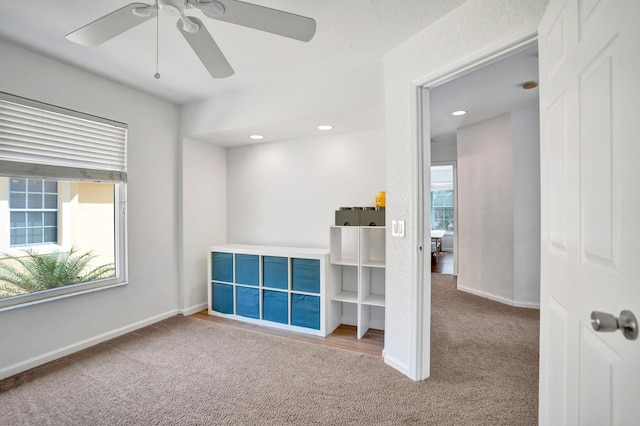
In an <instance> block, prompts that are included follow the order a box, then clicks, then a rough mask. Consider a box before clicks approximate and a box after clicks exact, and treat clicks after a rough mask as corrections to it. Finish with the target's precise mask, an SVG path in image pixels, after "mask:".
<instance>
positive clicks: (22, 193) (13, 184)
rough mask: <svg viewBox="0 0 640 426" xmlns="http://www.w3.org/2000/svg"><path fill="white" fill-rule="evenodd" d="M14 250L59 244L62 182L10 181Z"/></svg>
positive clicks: (11, 230) (12, 244)
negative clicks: (60, 184)
mask: <svg viewBox="0 0 640 426" xmlns="http://www.w3.org/2000/svg"><path fill="white" fill-rule="evenodd" d="M9 215H10V231H9V232H10V241H11V247H20V246H32V245H38V244H57V243H58V182H56V181H52V180H44V179H25V178H16V177H12V178H10V179H9Z"/></svg>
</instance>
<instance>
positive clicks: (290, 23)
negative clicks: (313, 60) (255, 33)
mask: <svg viewBox="0 0 640 426" xmlns="http://www.w3.org/2000/svg"><path fill="white" fill-rule="evenodd" d="M213 2H217V3H219V4H221V5H222V6H223V13H222V14H221V15H219V14H217V13H211V11H210V8H209V7H208V6H207V3H211V2H210V1H206V0H201V1H200V2H198V1H197V0H190V1H189V4H190V5H191V6H193V7H195V8H197V9H200V10H202V12H203V13H204V14H205V15H206V16H208V17H210V18H213V19H217V20H220V21H225V22H231V23H232V24H238V25H242V26H244V27H249V28H254V29H256V30H261V31H266V32H268V33H272V34H277V35H280V36H283V37H289V38H292V39H295V40H300V41H309V40H311V39H312V38H313V36H314V35H315V33H316V21H315V20H314V19H312V18H308V17H306V16H301V15H296V14H293V13H289V12H284V11H282V10H277V9H271V8H269V7H264V6H258V5H256V4H251V3H244V2H241V1H237V0H214V1H213Z"/></svg>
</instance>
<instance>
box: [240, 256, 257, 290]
mask: <svg viewBox="0 0 640 426" xmlns="http://www.w3.org/2000/svg"><path fill="white" fill-rule="evenodd" d="M236 283H237V284H247V285H256V286H257V285H260V256H258V255H254V254H236Z"/></svg>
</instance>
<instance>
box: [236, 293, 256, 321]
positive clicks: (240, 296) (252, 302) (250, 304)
mask: <svg viewBox="0 0 640 426" xmlns="http://www.w3.org/2000/svg"><path fill="white" fill-rule="evenodd" d="M236 315H241V316H243V317H248V318H255V319H260V290H259V289H257V288H251V287H236Z"/></svg>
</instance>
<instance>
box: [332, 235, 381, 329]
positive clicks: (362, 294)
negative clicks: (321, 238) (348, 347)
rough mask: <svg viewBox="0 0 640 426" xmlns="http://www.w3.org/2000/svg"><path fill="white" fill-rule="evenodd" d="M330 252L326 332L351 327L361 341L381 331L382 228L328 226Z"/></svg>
mask: <svg viewBox="0 0 640 426" xmlns="http://www.w3.org/2000/svg"><path fill="white" fill-rule="evenodd" d="M330 250H331V254H330V258H329V263H330V271H331V272H330V274H331V275H330V292H329V293H330V295H329V299H330V301H329V309H328V311H329V332H332V331H333V330H335V329H336V328H337V327H338V326H339V325H340V324H347V325H353V326H356V335H357V337H358V339H361V338H362V337H363V336H364V335H365V334H366V332H367V331H368V330H369V329H370V328H373V329H378V330H384V305H385V227H384V226H332V227H331V229H330Z"/></svg>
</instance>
